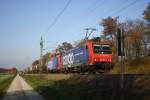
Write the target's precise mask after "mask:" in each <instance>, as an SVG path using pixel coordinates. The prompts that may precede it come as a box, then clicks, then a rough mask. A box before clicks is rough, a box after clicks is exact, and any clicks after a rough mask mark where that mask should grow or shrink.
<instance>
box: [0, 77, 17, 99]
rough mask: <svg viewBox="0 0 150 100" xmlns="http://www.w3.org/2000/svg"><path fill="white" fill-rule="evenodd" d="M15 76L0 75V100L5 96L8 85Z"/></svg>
mask: <svg viewBox="0 0 150 100" xmlns="http://www.w3.org/2000/svg"><path fill="white" fill-rule="evenodd" d="M14 76H15V75H13V74H0V99H1V98H2V96H3V95H4V94H5V92H6V89H7V88H8V86H9V85H10V83H11V81H12V80H13V78H14Z"/></svg>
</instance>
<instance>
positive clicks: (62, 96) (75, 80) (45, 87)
mask: <svg viewBox="0 0 150 100" xmlns="http://www.w3.org/2000/svg"><path fill="white" fill-rule="evenodd" d="M45 76H46V75H45ZM51 76H54V75H51ZM57 76H60V75H59V74H58V75H57ZM23 77H24V78H25V80H26V81H27V82H28V83H29V84H30V85H31V86H32V87H33V88H34V89H35V90H37V91H38V92H39V93H40V94H41V95H43V97H44V98H45V99H46V100H150V95H149V94H150V85H149V84H150V76H149V75H125V86H124V89H121V88H120V75H117V74H116V75H114V74H112V75H71V76H70V77H69V78H67V79H66V80H61V79H57V80H56V79H55V78H51V79H46V78H45V77H44V76H42V77H39V76H32V75H24V76H23ZM48 77H50V76H48ZM123 98H124V99H123Z"/></svg>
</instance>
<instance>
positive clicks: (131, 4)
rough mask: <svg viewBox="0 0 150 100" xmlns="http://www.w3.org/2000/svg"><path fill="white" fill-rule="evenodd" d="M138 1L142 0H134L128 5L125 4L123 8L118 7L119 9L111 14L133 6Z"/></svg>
mask: <svg viewBox="0 0 150 100" xmlns="http://www.w3.org/2000/svg"><path fill="white" fill-rule="evenodd" d="M138 1H140V0H134V1H133V2H131V3H129V4H128V5H125V6H124V7H122V8H121V9H118V10H117V11H115V12H113V13H112V14H111V15H115V14H119V13H120V12H122V11H124V10H126V9H127V8H129V7H130V6H133V5H134V4H136V3H137V2H138Z"/></svg>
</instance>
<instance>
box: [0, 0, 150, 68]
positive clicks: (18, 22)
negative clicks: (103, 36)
mask: <svg viewBox="0 0 150 100" xmlns="http://www.w3.org/2000/svg"><path fill="white" fill-rule="evenodd" d="M67 1H68V0H0V47H1V48H0V67H7V68H9V67H12V66H15V67H17V68H18V69H24V68H26V67H27V66H30V65H31V63H32V61H34V60H36V59H38V58H39V56H40V46H39V41H40V36H41V34H42V33H44V35H43V38H44V41H45V43H44V47H46V48H47V47H48V49H46V50H45V51H44V53H46V52H49V51H50V50H53V49H54V48H55V47H56V46H57V45H58V44H61V43H62V42H63V41H67V42H71V43H73V42H74V41H77V40H80V39H81V38H83V37H84V36H85V34H84V33H85V30H84V29H85V28H87V27H94V28H97V31H96V32H95V33H94V34H93V36H99V35H100V33H101V31H102V27H101V26H99V24H98V23H99V22H100V21H101V20H102V19H103V18H105V17H107V16H119V21H125V20H127V19H142V18H143V16H142V13H143V10H144V9H145V7H146V5H147V3H148V2H149V0H137V2H136V3H134V4H133V5H130V4H131V3H132V2H134V1H135V0H72V1H71V3H70V5H69V6H68V8H67V9H66V10H65V11H64V13H63V14H62V15H61V16H60V18H59V19H58V21H57V23H56V24H54V26H53V27H52V28H51V29H50V30H49V31H48V32H46V33H45V31H46V30H47V29H48V27H49V25H50V24H51V23H52V21H53V20H54V18H55V17H56V16H57V14H58V13H59V12H60V11H61V10H62V9H63V7H64V6H65V4H66V3H67ZM127 5H130V6H129V7H126V6H127ZM124 8H125V9H124ZM118 12H119V13H118Z"/></svg>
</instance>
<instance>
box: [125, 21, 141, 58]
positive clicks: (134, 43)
mask: <svg viewBox="0 0 150 100" xmlns="http://www.w3.org/2000/svg"><path fill="white" fill-rule="evenodd" d="M124 31H125V48H126V51H127V52H126V54H127V56H128V58H134V59H135V58H139V57H140V54H141V50H142V48H143V45H142V39H143V36H144V21H143V20H128V21H126V22H125V23H124Z"/></svg>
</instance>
